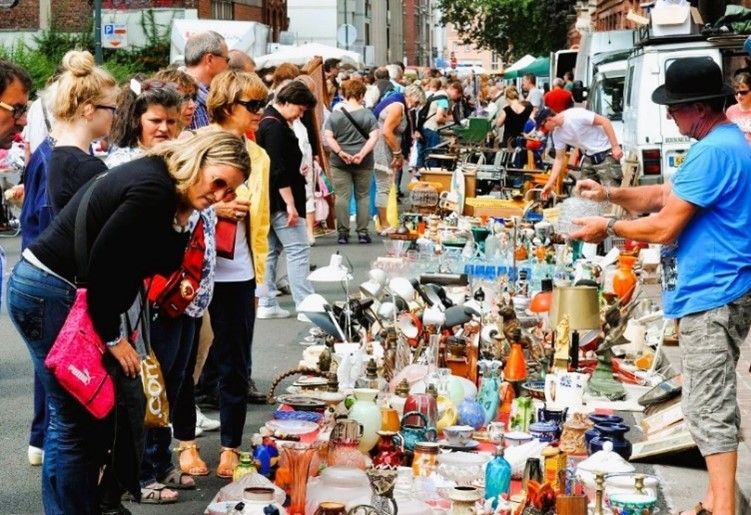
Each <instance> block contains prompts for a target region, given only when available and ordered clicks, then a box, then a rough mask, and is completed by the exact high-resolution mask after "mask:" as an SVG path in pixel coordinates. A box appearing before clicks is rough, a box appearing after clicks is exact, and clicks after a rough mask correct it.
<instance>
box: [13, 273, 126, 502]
mask: <svg viewBox="0 0 751 515" xmlns="http://www.w3.org/2000/svg"><path fill="white" fill-rule="evenodd" d="M75 295H76V289H75V288H74V287H73V286H71V285H70V284H68V283H67V282H65V281H63V280H62V279H59V278H57V277H55V276H53V275H50V274H48V273H46V272H44V271H43V270H40V269H39V268H37V267H35V266H33V265H31V264H29V263H28V262H26V261H24V260H22V261H20V262H19V263H18V264H17V265H16V266H15V268H14V269H13V272H12V274H11V276H10V279H9V280H8V314H9V315H10V319H11V320H12V321H13V324H14V325H15V326H16V329H18V332H19V333H20V334H21V337H22V338H23V339H24V342H25V343H26V346H27V347H28V349H29V353H30V354H31V359H32V361H33V363H34V370H35V372H36V374H37V376H38V377H39V380H40V381H41V383H42V385H43V387H44V389H45V391H46V392H47V402H48V404H47V409H48V412H49V427H48V429H47V438H46V439H45V441H44V465H43V467H42V502H43V504H44V512H45V513H46V514H68V513H76V514H90V513H91V514H93V513H99V511H100V510H99V496H98V494H97V492H98V489H97V483H98V480H99V467H100V466H101V465H102V464H103V463H104V460H105V449H106V447H107V443H111V440H110V441H109V442H108V438H107V435H108V434H110V436H111V432H110V431H107V429H106V428H107V427H110V426H109V424H107V423H106V422H104V421H99V420H96V419H95V418H94V417H92V416H91V415H90V414H89V413H88V412H87V411H86V410H85V409H84V407H83V406H82V405H81V404H80V403H79V402H78V401H77V400H76V399H74V398H73V397H72V396H71V395H70V394H69V393H68V392H67V391H65V390H64V389H63V388H62V387H61V386H60V384H59V383H58V382H57V380H56V379H55V378H54V376H53V375H52V374H51V373H50V372H49V371H48V370H47V368H46V367H45V366H44V360H45V358H46V357H47V353H48V352H49V350H50V348H51V347H52V344H53V343H54V342H55V338H57V334H58V333H59V332H60V329H61V328H62V326H63V323H64V322H65V319H66V318H67V316H68V313H69V311H70V308H71V307H72V306H73V301H74V300H75ZM105 420H106V419H105Z"/></svg>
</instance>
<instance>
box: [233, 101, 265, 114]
mask: <svg viewBox="0 0 751 515" xmlns="http://www.w3.org/2000/svg"><path fill="white" fill-rule="evenodd" d="M237 103H238V104H240V105H241V106H243V107H244V108H245V109H247V110H248V112H249V113H253V114H256V113H257V112H258V111H260V110H261V109H263V106H264V105H265V104H266V101H265V100H238V101H237Z"/></svg>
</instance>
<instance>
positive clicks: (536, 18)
mask: <svg viewBox="0 0 751 515" xmlns="http://www.w3.org/2000/svg"><path fill="white" fill-rule="evenodd" d="M575 3H576V2H575V0H438V7H439V8H440V9H441V11H442V13H443V17H442V23H443V24H444V25H446V24H448V23H451V24H452V25H454V27H455V28H456V31H457V32H458V34H459V37H461V38H462V41H463V43H464V44H469V45H474V46H475V47H476V48H478V49H484V50H494V51H496V52H498V53H500V54H501V55H503V56H504V57H505V58H506V59H511V58H512V57H516V58H518V57H521V56H523V55H524V54H532V55H537V56H540V55H546V54H547V53H549V52H551V51H554V50H560V49H562V48H564V47H565V45H566V34H567V32H568V28H569V26H570V25H571V24H572V23H573V21H574V18H573V17H574V14H575V13H574V4H575Z"/></svg>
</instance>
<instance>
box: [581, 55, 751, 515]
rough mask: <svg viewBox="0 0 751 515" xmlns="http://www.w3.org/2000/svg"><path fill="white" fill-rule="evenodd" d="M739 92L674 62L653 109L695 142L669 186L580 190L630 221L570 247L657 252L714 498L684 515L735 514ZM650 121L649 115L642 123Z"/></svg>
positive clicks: (744, 280)
mask: <svg viewBox="0 0 751 515" xmlns="http://www.w3.org/2000/svg"><path fill="white" fill-rule="evenodd" d="M732 94H733V89H732V88H730V87H729V86H728V85H726V84H724V83H723V79H722V71H721V70H720V67H719V66H718V65H717V64H716V63H715V62H714V61H713V60H712V59H711V58H709V57H688V58H682V59H676V60H675V61H673V63H672V64H671V65H670V66H669V68H668V69H667V71H666V73H665V84H664V85H663V86H660V87H658V88H657V89H656V90H655V91H654V92H653V93H652V100H653V101H654V102H655V103H657V104H660V105H664V106H666V108H665V110H666V112H667V117H668V118H670V119H672V120H673V121H674V123H675V124H676V125H677V126H678V129H679V131H680V132H681V134H683V135H684V136H689V137H691V138H695V139H696V140H698V143H696V144H695V145H694V146H693V147H692V148H691V149H690V150H689V152H688V154H687V155H686V160H685V161H684V163H683V165H682V166H681V168H680V169H679V170H678V172H677V173H676V174H675V176H674V177H673V182H672V184H669V183H668V184H662V185H654V186H639V187H632V188H628V187H626V188H615V187H604V186H601V185H600V184H597V183H595V182H594V181H582V182H580V183H578V184H577V186H576V191H577V193H578V194H579V195H581V196H582V197H584V198H589V199H592V200H597V201H604V200H608V201H610V202H612V203H614V204H618V205H620V206H622V207H624V208H625V209H626V210H627V211H629V212H631V213H653V214H652V215H651V216H647V217H642V218H635V219H632V220H617V221H616V220H615V219H611V220H608V219H606V218H596V217H592V218H582V219H579V220H574V223H576V224H578V225H580V226H581V228H580V229H579V230H578V231H576V232H574V233H573V234H571V237H572V238H574V239H578V240H584V241H588V242H599V241H602V240H603V239H605V237H606V236H608V235H610V236H619V237H623V238H628V239H632V240H637V241H645V242H651V243H661V244H663V247H662V259H661V261H662V274H663V279H662V283H663V284H662V289H663V308H664V311H665V316H666V317H667V318H671V319H676V320H678V321H679V337H680V346H681V351H682V365H683V392H682V395H683V396H682V408H683V414H684V417H685V420H686V423H687V425H688V428H689V431H690V432H691V436H692V437H693V438H694V441H695V442H696V444H697V445H698V447H699V450H700V451H701V453H702V455H703V456H704V458H705V460H706V462H707V470H708V471H709V488H708V490H707V493H706V496H705V497H704V499H703V500H702V502H700V503H699V504H698V505H697V506H696V508H695V509H694V510H692V511H688V512H684V513H699V514H704V515H705V514H707V513H712V514H714V515H718V514H720V515H734V514H735V472H736V465H737V448H738V429H739V427H740V412H739V410H738V402H737V398H736V375H735V368H736V364H737V362H738V355H739V348H740V345H741V344H742V343H743V341H744V340H745V338H746V335H747V334H748V332H749V325H750V324H751V238H749V237H748V228H749V227H750V226H751V203H750V202H749V201H748V199H749V198H751V151H749V146H748V143H747V142H746V140H745V138H744V136H743V133H742V132H741V131H740V129H739V128H738V127H737V126H736V125H735V124H733V123H730V122H729V121H728V119H727V118H726V117H725V114H724V110H725V105H726V102H727V99H728V97H729V96H730V95H732ZM645 115H646V113H645Z"/></svg>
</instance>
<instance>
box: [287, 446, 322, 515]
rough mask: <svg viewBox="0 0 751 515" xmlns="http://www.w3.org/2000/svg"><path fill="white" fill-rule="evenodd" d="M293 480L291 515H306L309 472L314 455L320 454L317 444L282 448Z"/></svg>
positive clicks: (291, 485) (290, 490)
mask: <svg viewBox="0 0 751 515" xmlns="http://www.w3.org/2000/svg"><path fill="white" fill-rule="evenodd" d="M282 452H283V453H284V457H285V459H286V462H287V467H288V468H289V475H290V479H291V484H290V489H289V492H288V493H289V496H290V507H289V509H288V510H287V513H289V514H290V515H305V493H306V490H307V488H308V470H309V469H310V462H311V460H312V459H313V455H314V454H315V453H317V452H318V445H317V444H315V443H314V444H305V443H293V444H290V445H285V446H284V447H282Z"/></svg>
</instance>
